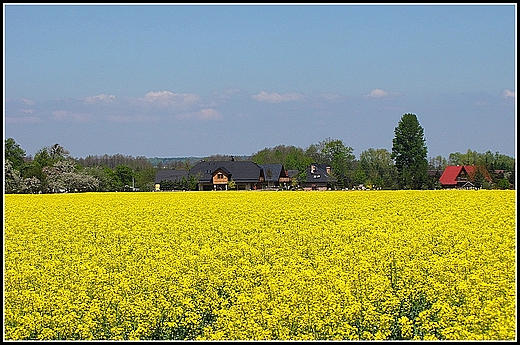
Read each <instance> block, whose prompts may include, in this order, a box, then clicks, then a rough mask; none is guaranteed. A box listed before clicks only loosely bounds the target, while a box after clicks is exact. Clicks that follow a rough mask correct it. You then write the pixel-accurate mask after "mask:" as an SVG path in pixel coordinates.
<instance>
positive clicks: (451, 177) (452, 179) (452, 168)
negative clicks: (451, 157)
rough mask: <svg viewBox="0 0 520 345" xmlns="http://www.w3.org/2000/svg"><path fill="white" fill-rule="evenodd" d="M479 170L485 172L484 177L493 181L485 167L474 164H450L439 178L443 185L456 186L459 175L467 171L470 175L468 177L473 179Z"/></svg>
mask: <svg viewBox="0 0 520 345" xmlns="http://www.w3.org/2000/svg"><path fill="white" fill-rule="evenodd" d="M478 170H480V171H481V172H482V173H483V174H484V177H485V178H486V179H487V180H488V181H490V182H491V181H492V179H491V177H490V176H489V173H488V172H487V170H486V169H484V168H483V167H476V166H474V165H448V166H447V167H446V169H444V172H443V173H442V175H441V177H440V178H439V182H440V183H441V185H445V186H454V185H456V184H457V177H459V176H460V175H461V174H462V173H466V174H467V175H468V179H469V180H470V181H473V180H474V178H475V174H476V173H477V171H478Z"/></svg>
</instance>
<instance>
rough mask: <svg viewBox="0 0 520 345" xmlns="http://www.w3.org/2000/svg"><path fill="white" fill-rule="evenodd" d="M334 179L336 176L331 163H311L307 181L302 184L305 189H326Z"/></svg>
mask: <svg viewBox="0 0 520 345" xmlns="http://www.w3.org/2000/svg"><path fill="white" fill-rule="evenodd" d="M333 181H334V176H332V173H331V168H330V166H329V165H327V164H311V165H310V167H309V168H308V169H307V178H306V181H305V182H302V183H301V185H302V188H303V189H304V190H326V189H328V188H329V184H330V183H331V182H333Z"/></svg>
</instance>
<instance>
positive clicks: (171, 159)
mask: <svg viewBox="0 0 520 345" xmlns="http://www.w3.org/2000/svg"><path fill="white" fill-rule="evenodd" d="M201 159H204V158H203V157H168V158H160V157H154V158H148V161H149V162H150V163H151V164H152V165H153V166H154V167H156V166H157V164H159V163H162V164H163V165H168V164H170V163H172V162H186V161H190V162H195V161H199V160H201Z"/></svg>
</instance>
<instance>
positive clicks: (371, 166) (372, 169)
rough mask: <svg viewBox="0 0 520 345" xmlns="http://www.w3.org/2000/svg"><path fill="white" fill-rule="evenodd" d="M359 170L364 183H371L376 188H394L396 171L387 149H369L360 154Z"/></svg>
mask: <svg viewBox="0 0 520 345" xmlns="http://www.w3.org/2000/svg"><path fill="white" fill-rule="evenodd" d="M358 166H359V169H361V170H363V171H364V173H365V176H366V178H365V181H363V182H358V183H365V182H367V181H371V182H372V183H373V184H375V186H376V187H378V188H385V189H390V188H393V187H394V181H395V180H396V176H397V171H396V167H395V165H394V162H393V161H392V155H391V153H390V152H389V151H388V150H387V149H373V148H369V149H368V150H365V151H363V152H361V154H360V155H359V162H358Z"/></svg>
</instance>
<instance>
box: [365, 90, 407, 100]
mask: <svg viewBox="0 0 520 345" xmlns="http://www.w3.org/2000/svg"><path fill="white" fill-rule="evenodd" d="M397 96H400V94H399V93H398V92H388V91H384V90H381V89H374V90H372V91H371V92H370V93H369V94H368V95H365V96H363V97H364V98H390V97H392V98H393V97H397Z"/></svg>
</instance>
